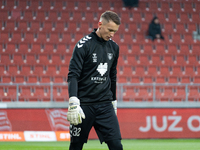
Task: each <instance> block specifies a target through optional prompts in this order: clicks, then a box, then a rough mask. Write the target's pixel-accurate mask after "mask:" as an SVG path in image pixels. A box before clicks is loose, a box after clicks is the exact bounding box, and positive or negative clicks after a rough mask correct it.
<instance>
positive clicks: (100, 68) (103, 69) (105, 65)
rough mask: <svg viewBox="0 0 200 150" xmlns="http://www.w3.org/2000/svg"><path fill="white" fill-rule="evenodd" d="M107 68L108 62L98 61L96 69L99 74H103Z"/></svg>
mask: <svg viewBox="0 0 200 150" xmlns="http://www.w3.org/2000/svg"><path fill="white" fill-rule="evenodd" d="M107 70H108V63H104V64H103V63H100V64H99V66H98V68H97V71H98V72H99V73H100V74H101V76H103V75H104V74H105V73H106V72H107Z"/></svg>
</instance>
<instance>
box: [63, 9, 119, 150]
mask: <svg viewBox="0 0 200 150" xmlns="http://www.w3.org/2000/svg"><path fill="white" fill-rule="evenodd" d="M120 23H121V22H120V18H119V16H118V15H117V14H116V13H115V12H112V11H106V12H104V13H102V15H101V17H100V20H99V22H98V28H97V29H94V31H93V32H92V33H90V34H89V35H87V36H85V37H83V38H82V39H81V40H80V41H79V42H78V43H77V44H76V46H75V47H74V51H73V55H72V58H71V60H70V65H69V73H68V90H69V97H70V98H69V107H68V113H67V119H68V121H69V122H70V134H71V142H70V147H69V150H82V148H83V145H84V143H87V140H88V135H89V132H90V130H91V128H92V127H94V129H95V131H96V133H97V135H98V137H99V140H100V142H101V143H102V142H105V143H106V144H107V145H108V148H109V150H123V148H122V144H121V133H120V129H119V123H118V119H117V116H116V113H117V101H116V75H117V69H116V67H117V61H118V57H119V46H118V45H117V44H116V43H115V42H114V41H112V40H111V38H112V37H113V36H114V34H115V33H116V32H117V31H118V28H119V26H120Z"/></svg>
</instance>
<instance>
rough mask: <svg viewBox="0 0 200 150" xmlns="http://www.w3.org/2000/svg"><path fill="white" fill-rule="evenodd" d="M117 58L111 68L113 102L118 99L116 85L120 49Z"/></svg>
mask: <svg viewBox="0 0 200 150" xmlns="http://www.w3.org/2000/svg"><path fill="white" fill-rule="evenodd" d="M117 51H118V52H117V56H116V58H115V61H114V62H113V65H112V67H111V70H110V79H111V91H112V93H113V100H116V99H117V96H116V87H117V85H116V83H117V62H118V57H119V48H118V50H117Z"/></svg>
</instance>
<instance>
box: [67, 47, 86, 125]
mask: <svg viewBox="0 0 200 150" xmlns="http://www.w3.org/2000/svg"><path fill="white" fill-rule="evenodd" d="M83 62H84V49H83V48H81V49H79V48H78V47H77V46H75V48H74V51H73V55H72V58H71V60H70V65H69V73H68V93H69V107H68V113H67V120H68V121H69V122H70V124H74V125H77V124H80V123H82V118H83V119H85V114H84V112H83V110H82V108H81V107H80V100H79V99H78V98H77V95H78V79H79V77H80V74H81V70H82V65H83Z"/></svg>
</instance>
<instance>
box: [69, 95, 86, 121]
mask: <svg viewBox="0 0 200 150" xmlns="http://www.w3.org/2000/svg"><path fill="white" fill-rule="evenodd" d="M82 118H83V119H85V114H84V112H83V110H82V108H81V107H80V100H79V99H78V98H77V97H75V96H72V97H70V98H69V107H68V113H67V120H68V121H69V122H70V124H73V125H77V124H80V123H82Z"/></svg>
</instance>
